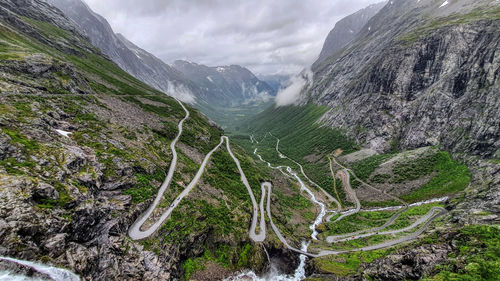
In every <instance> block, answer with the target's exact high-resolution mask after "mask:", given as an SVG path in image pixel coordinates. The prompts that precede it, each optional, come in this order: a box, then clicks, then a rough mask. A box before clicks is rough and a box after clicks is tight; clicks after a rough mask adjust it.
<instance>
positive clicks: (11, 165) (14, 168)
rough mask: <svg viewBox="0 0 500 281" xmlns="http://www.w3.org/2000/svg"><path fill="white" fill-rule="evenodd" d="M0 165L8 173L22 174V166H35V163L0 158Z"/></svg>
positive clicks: (29, 167)
mask: <svg viewBox="0 0 500 281" xmlns="http://www.w3.org/2000/svg"><path fill="white" fill-rule="evenodd" d="M0 166H2V167H4V168H5V171H6V172H7V173H8V174H9V175H24V174H25V172H24V171H23V170H22V168H27V169H31V168H34V167H35V166H36V163H34V162H30V161H21V162H20V161H17V160H16V159H15V158H6V159H4V160H0Z"/></svg>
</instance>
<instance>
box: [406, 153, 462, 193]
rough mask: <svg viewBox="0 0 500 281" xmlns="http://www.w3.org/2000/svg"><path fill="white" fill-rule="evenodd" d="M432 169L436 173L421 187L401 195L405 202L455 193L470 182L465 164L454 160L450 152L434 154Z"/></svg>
mask: <svg viewBox="0 0 500 281" xmlns="http://www.w3.org/2000/svg"><path fill="white" fill-rule="evenodd" d="M434 161H435V165H434V167H433V168H434V170H435V171H437V175H436V176H434V177H433V178H431V180H430V181H429V182H428V183H427V184H425V185H423V186H422V187H421V188H419V189H417V190H415V191H413V192H411V193H409V194H406V195H403V196H402V199H403V200H405V201H407V202H416V201H420V200H424V199H427V198H432V197H439V196H443V195H446V194H451V193H456V192H459V191H462V190H464V189H465V188H466V187H467V185H468V184H469V182H470V177H471V175H470V171H469V169H468V168H467V166H465V165H463V164H459V163H457V162H456V161H454V160H453V159H452V158H451V156H450V154H449V153H448V152H445V151H440V152H438V153H437V154H436V159H435V160H434Z"/></svg>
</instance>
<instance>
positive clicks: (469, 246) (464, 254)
mask: <svg viewBox="0 0 500 281" xmlns="http://www.w3.org/2000/svg"><path fill="white" fill-rule="evenodd" d="M454 242H455V243H456V245H457V249H456V250H455V251H454V252H452V253H451V254H450V255H449V256H448V260H449V263H447V264H445V265H441V266H438V267H437V268H436V269H435V272H437V273H436V274H435V275H433V276H429V277H427V278H425V279H424V280H428V281H430V280H457V281H458V280H459V281H462V280H463V281H466V280H498V277H499V276H500V227H499V226H498V225H470V226H465V227H464V228H462V229H461V230H460V234H459V235H458V236H457V237H456V238H455V239H454Z"/></svg>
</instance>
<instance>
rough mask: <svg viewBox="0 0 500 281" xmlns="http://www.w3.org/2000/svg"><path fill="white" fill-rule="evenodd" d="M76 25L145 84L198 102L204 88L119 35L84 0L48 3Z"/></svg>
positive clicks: (64, 0) (183, 98) (95, 44)
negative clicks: (197, 99) (197, 98)
mask: <svg viewBox="0 0 500 281" xmlns="http://www.w3.org/2000/svg"><path fill="white" fill-rule="evenodd" d="M46 1H47V2H48V3H50V4H52V5H54V6H56V7H57V8H59V9H61V10H62V11H63V12H64V13H65V15H67V16H68V17H69V18H71V19H72V20H73V21H75V22H76V24H77V25H78V27H79V29H80V30H81V31H82V32H84V33H85V34H86V35H87V36H88V37H89V38H90V40H91V42H92V44H94V46H96V47H98V48H99V49H101V50H102V52H103V53H104V54H106V55H107V56H108V57H109V58H111V60H113V61H114V62H115V63H116V64H118V66H120V68H122V69H123V70H125V71H127V72H128V73H130V74H131V75H132V76H134V77H136V78H137V79H139V80H141V81H143V82H144V83H146V84H148V85H150V86H152V87H154V88H156V89H158V90H161V91H163V92H165V93H167V94H168V95H170V96H173V97H176V98H178V99H180V100H183V101H185V102H189V103H194V102H195V98H196V97H197V96H199V95H200V89H199V88H198V87H197V86H196V85H194V84H192V83H190V82H189V81H188V80H187V79H186V78H185V77H183V76H182V75H181V74H180V73H179V72H178V71H176V70H175V69H173V68H172V67H171V66H169V65H168V64H166V63H164V62H163V61H161V60H160V59H158V58H156V57H155V56H153V55H151V54H150V53H148V52H146V51H144V50H143V49H141V48H139V47H137V46H135V45H134V44H133V43H131V42H130V41H128V40H127V39H126V38H125V37H123V36H122V35H121V34H115V33H114V31H113V29H112V28H111V26H110V25H109V23H108V22H107V21H106V19H104V18H103V17H102V16H100V15H98V14H96V13H94V12H93V11H92V10H91V9H90V8H89V7H88V6H87V4H85V3H84V2H83V1H81V0H46Z"/></svg>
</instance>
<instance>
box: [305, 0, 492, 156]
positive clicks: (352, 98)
mask: <svg viewBox="0 0 500 281" xmlns="http://www.w3.org/2000/svg"><path fill="white" fill-rule="evenodd" d="M441 5H442V3H439V1H431V0H425V1H412V0H396V1H390V2H389V3H388V4H387V5H386V6H385V7H384V8H383V9H382V10H381V11H380V12H379V13H378V14H377V15H375V16H374V17H373V18H372V19H371V20H370V21H369V22H368V23H367V24H366V25H365V26H364V27H363V29H362V30H361V31H360V33H359V35H358V37H357V38H356V40H354V41H352V42H351V43H350V44H349V45H348V46H346V48H345V49H344V50H343V51H341V52H338V53H336V54H335V55H334V57H331V58H329V60H328V63H326V64H323V65H322V66H321V67H318V68H317V69H315V73H314V82H313V83H312V85H310V87H309V88H308V90H307V92H306V93H304V95H303V98H304V100H303V101H304V102H306V101H309V100H312V101H314V102H316V103H319V104H325V105H327V106H329V107H330V108H331V109H330V110H329V111H328V112H327V113H326V114H325V115H324V116H323V118H322V119H321V122H323V123H325V124H328V125H329V126H332V127H336V128H343V129H345V130H346V132H347V133H348V134H349V135H350V136H351V137H354V138H356V139H357V141H358V142H359V143H360V144H366V145H367V146H369V147H370V148H373V149H376V150H378V151H388V150H390V149H391V148H400V149H411V148H416V147H421V146H426V145H437V144H442V145H443V146H444V147H445V148H446V149H447V150H450V151H453V152H463V151H466V152H468V153H470V154H474V155H479V156H482V157H498V156H499V153H500V152H499V148H500V126H499V123H498V122H499V120H500V115H499V114H500V113H499V111H498V110H496V109H497V108H498V107H499V106H500V104H499V102H500V101H499V99H498V95H496V94H495V93H498V92H499V91H500V88H499V85H500V83H499V81H500V80H499V79H500V78H499V77H500V76H499V73H500V53H499V52H498V48H499V45H498V44H499V42H500V37H499V36H500V34H499V33H498V28H499V26H500V18H498V11H499V8H500V7H499V4H498V2H495V1H488V0H484V1H470V0H461V1H454V2H450V3H449V4H447V5H444V6H441ZM356 127H358V128H360V129H359V130H352V128H356Z"/></svg>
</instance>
